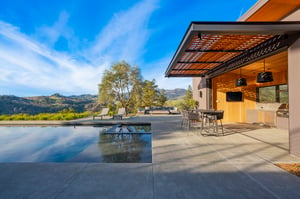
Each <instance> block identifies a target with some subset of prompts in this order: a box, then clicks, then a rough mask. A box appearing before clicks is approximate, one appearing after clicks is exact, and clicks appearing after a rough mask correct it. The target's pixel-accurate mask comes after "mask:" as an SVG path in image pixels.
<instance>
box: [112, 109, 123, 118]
mask: <svg viewBox="0 0 300 199" xmlns="http://www.w3.org/2000/svg"><path fill="white" fill-rule="evenodd" d="M125 113H126V112H125V108H119V110H118V113H117V114H115V115H113V119H115V118H120V119H121V120H122V119H123V115H124V114H125Z"/></svg>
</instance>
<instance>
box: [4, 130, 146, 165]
mask: <svg viewBox="0 0 300 199" xmlns="http://www.w3.org/2000/svg"><path fill="white" fill-rule="evenodd" d="M142 127H143V128H142ZM142 127H139V126H136V127H134V130H133V129H132V130H131V131H132V132H133V131H135V132H148V131H150V128H149V127H146V126H142ZM142 129H143V130H142ZM104 130H106V129H105V128H104V127H91V126H87V127H78V126H76V128H74V127H73V126H71V127H39V126H35V127H0V162H151V161H152V157H151V156H152V152H151V134H143V133H140V134H138V133H133V134H129V133H127V134H120V133H119V134H116V133H114V134H104V133H103V131H104ZM99 132H100V133H99Z"/></svg>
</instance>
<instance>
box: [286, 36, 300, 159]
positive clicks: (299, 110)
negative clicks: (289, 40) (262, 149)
mask: <svg viewBox="0 0 300 199" xmlns="http://www.w3.org/2000/svg"><path fill="white" fill-rule="evenodd" d="M299 85H300V39H298V40H297V41H296V42H295V43H294V44H293V45H292V46H291V47H290V48H289V49H288V86H289V143H290V153H291V154H293V155H296V156H300V92H299Z"/></svg>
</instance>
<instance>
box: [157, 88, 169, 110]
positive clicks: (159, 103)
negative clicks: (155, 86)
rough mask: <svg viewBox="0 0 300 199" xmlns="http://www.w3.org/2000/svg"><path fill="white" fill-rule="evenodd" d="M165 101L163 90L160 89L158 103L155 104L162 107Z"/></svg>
mask: <svg viewBox="0 0 300 199" xmlns="http://www.w3.org/2000/svg"><path fill="white" fill-rule="evenodd" d="M167 100H168V99H167V97H166V94H165V90H164V89H162V90H161V92H160V94H159V96H158V102H157V104H158V105H159V106H164V104H165V103H166V101H167Z"/></svg>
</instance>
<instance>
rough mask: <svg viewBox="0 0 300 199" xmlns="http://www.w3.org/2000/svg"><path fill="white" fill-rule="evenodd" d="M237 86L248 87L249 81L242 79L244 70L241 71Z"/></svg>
mask: <svg viewBox="0 0 300 199" xmlns="http://www.w3.org/2000/svg"><path fill="white" fill-rule="evenodd" d="M235 86H236V87H239V86H247V80H246V78H242V69H240V78H238V79H236V80H235Z"/></svg>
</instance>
